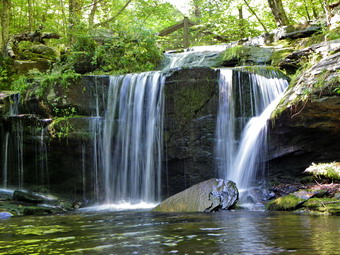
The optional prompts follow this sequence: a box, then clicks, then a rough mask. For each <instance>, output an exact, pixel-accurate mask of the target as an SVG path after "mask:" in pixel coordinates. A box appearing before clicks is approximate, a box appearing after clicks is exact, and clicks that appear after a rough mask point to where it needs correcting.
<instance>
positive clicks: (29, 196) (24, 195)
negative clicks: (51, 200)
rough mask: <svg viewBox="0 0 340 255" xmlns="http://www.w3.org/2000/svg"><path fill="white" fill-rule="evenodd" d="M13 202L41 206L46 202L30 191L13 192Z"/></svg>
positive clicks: (40, 196)
mask: <svg viewBox="0 0 340 255" xmlns="http://www.w3.org/2000/svg"><path fill="white" fill-rule="evenodd" d="M13 200H16V201H20V202H26V203H32V204H41V203H43V202H44V201H45V200H46V198H45V197H44V196H42V195H40V194H36V193H33V192H30V191H22V190H15V191H14V193H13Z"/></svg>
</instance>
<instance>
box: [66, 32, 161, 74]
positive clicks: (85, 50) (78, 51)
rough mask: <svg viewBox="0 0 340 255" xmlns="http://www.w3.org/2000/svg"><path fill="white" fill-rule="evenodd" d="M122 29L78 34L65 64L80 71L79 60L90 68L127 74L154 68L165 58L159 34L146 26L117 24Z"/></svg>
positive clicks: (96, 70) (90, 69) (89, 69)
mask: <svg viewBox="0 0 340 255" xmlns="http://www.w3.org/2000/svg"><path fill="white" fill-rule="evenodd" d="M116 31H118V32H114V33H111V34H110V35H109V36H108V35H104V36H102V37H100V38H98V37H97V38H96V37H95V36H87V35H85V36H81V37H77V38H76V42H75V44H74V46H73V48H72V51H71V52H72V54H71V55H69V56H68V58H67V60H66V63H65V66H66V67H68V68H70V67H72V68H74V69H75V70H76V71H77V68H78V65H79V63H84V65H87V71H92V72H93V71H95V72H97V73H98V72H106V73H114V74H124V73H131V72H141V71H150V70H153V69H155V68H156V66H157V65H158V64H159V62H160V60H161V59H162V54H161V51H160V49H159V48H158V47H157V45H156V36H155V35H154V33H153V32H152V31H151V30H148V29H145V28H143V27H117V30H116Z"/></svg>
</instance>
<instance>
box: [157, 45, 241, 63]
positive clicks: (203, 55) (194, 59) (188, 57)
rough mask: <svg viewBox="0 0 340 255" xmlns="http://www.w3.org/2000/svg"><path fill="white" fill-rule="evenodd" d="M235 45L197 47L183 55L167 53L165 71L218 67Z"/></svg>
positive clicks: (182, 53)
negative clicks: (196, 67) (226, 51)
mask: <svg viewBox="0 0 340 255" xmlns="http://www.w3.org/2000/svg"><path fill="white" fill-rule="evenodd" d="M234 45H235V44H234V43H230V44H223V45H211V46H197V47H192V48H189V49H187V51H185V52H181V53H165V54H164V56H165V61H164V62H165V63H164V67H163V69H171V68H177V67H193V66H218V65H219V64H220V62H221V60H222V59H223V57H222V55H223V53H224V51H225V50H226V49H227V48H230V47H232V46H234Z"/></svg>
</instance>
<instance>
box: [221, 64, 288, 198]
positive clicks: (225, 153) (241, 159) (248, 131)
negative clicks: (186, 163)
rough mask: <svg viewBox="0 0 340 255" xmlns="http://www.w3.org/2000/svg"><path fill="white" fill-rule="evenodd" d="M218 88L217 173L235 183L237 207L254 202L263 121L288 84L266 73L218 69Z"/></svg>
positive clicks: (263, 142) (263, 145) (262, 152)
mask: <svg viewBox="0 0 340 255" xmlns="http://www.w3.org/2000/svg"><path fill="white" fill-rule="evenodd" d="M219 86H220V88H219V91H220V93H219V110H218V116H217V125H216V146H215V155H216V168H217V172H218V175H219V177H222V178H226V179H230V180H232V181H234V182H236V184H237V186H238V188H239V189H240V191H241V203H245V202H256V201H254V198H253V196H252V195H251V192H252V191H251V190H252V188H255V187H259V185H261V182H263V181H264V171H265V166H264V163H263V162H264V160H265V157H266V152H267V148H266V144H267V143H266V136H267V132H266V128H267V121H268V119H269V118H270V115H271V113H272V111H273V110H274V109H275V107H276V105H277V104H278V103H279V100H280V99H281V96H282V95H283V92H284V91H285V89H286V88H287V86H288V82H287V80H286V79H284V78H280V75H279V74H277V73H276V72H275V71H271V70H266V69H263V70H261V69H260V70H258V72H257V73H251V72H244V71H242V70H237V69H234V70H230V69H221V70H220V82H219ZM249 199H250V201H249ZM251 200H253V201H251ZM255 200H256V199H255Z"/></svg>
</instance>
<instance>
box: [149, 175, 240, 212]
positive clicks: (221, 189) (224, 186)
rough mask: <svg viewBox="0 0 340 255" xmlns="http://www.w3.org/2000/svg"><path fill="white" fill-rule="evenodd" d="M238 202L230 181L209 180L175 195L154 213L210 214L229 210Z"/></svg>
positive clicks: (232, 183) (234, 188)
mask: <svg viewBox="0 0 340 255" xmlns="http://www.w3.org/2000/svg"><path fill="white" fill-rule="evenodd" d="M237 200H238V190H237V188H236V184H235V183H234V182H232V181H228V180H223V179H215V178H212V179H209V180H207V181H204V182H200V183H198V184H196V185H194V186H192V187H190V188H188V189H186V190H184V191H182V192H180V193H177V194H175V195H173V196H171V197H169V198H167V199H166V200H164V201H163V202H162V203H160V204H159V205H158V206H157V207H156V208H155V209H154V211H155V212H211V211H216V210H227V209H231V208H232V207H233V206H235V204H236V203H237Z"/></svg>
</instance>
